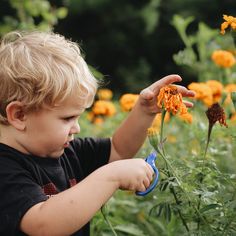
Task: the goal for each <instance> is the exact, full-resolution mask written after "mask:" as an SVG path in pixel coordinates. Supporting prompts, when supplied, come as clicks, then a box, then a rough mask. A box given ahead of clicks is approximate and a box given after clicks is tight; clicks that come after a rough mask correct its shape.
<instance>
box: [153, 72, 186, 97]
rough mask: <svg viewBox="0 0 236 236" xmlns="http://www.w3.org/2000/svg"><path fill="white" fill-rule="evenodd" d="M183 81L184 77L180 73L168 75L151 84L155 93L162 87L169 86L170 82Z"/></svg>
mask: <svg viewBox="0 0 236 236" xmlns="http://www.w3.org/2000/svg"><path fill="white" fill-rule="evenodd" d="M180 81H182V78H181V77H180V76H179V75H175V74H174V75H167V76H165V77H164V78H162V79H160V80H158V81H156V82H155V83H154V84H152V85H151V86H150V88H151V90H152V91H153V92H154V93H159V90H160V88H162V87H164V86H167V85H169V84H172V83H175V82H180Z"/></svg>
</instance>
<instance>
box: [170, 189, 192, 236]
mask: <svg viewBox="0 0 236 236" xmlns="http://www.w3.org/2000/svg"><path fill="white" fill-rule="evenodd" d="M170 191H171V193H172V194H173V195H174V199H175V202H176V204H177V205H178V206H179V205H180V201H179V199H178V197H177V195H176V192H175V189H174V188H173V187H170ZM177 211H178V214H179V216H180V219H181V221H182V223H183V225H184V227H185V228H186V230H187V231H188V232H189V227H188V225H187V222H186V221H185V219H184V217H183V215H182V213H181V211H180V209H177Z"/></svg>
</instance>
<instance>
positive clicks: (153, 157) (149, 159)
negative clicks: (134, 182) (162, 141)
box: [136, 152, 159, 196]
mask: <svg viewBox="0 0 236 236" xmlns="http://www.w3.org/2000/svg"><path fill="white" fill-rule="evenodd" d="M156 156H157V155H156V153H155V152H152V153H151V154H149V156H148V157H147V158H146V159H145V161H146V162H147V163H148V164H149V165H151V167H152V169H153V170H154V174H155V178H154V180H153V181H152V184H151V185H150V186H149V187H148V188H147V189H146V190H145V191H143V192H142V191H137V192H136V195H138V196H145V195H147V194H148V193H150V192H151V191H152V190H153V189H154V188H155V187H156V185H157V183H158V179H159V171H158V169H157V167H156V165H155V160H156V158H157V157H156Z"/></svg>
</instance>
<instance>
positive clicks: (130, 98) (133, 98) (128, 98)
mask: <svg viewBox="0 0 236 236" xmlns="http://www.w3.org/2000/svg"><path fill="white" fill-rule="evenodd" d="M138 97H139V95H137V94H131V93H127V94H124V95H122V96H121V98H120V106H121V109H122V110H123V111H130V110H132V108H133V107H134V105H135V103H136V102H137V100H138Z"/></svg>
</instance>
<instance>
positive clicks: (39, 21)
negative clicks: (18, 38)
mask: <svg viewBox="0 0 236 236" xmlns="http://www.w3.org/2000/svg"><path fill="white" fill-rule="evenodd" d="M9 3H10V5H11V7H12V8H13V9H15V12H16V15H15V16H12V15H6V16H4V17H3V22H2V23H1V24H0V35H3V34H5V33H7V32H9V31H12V30H16V29H17V30H33V29H38V30H43V31H49V30H51V29H52V28H53V26H54V25H56V24H57V23H58V20H59V19H63V18H65V17H66V16H67V8H66V7H59V8H55V7H53V6H52V5H51V4H50V3H49V1H47V0H22V1H19V0H10V1H9Z"/></svg>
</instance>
